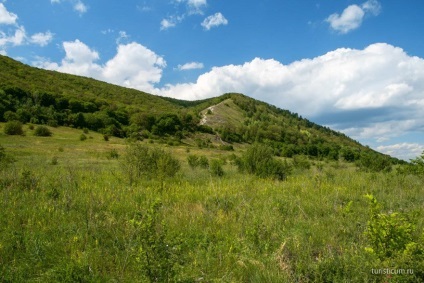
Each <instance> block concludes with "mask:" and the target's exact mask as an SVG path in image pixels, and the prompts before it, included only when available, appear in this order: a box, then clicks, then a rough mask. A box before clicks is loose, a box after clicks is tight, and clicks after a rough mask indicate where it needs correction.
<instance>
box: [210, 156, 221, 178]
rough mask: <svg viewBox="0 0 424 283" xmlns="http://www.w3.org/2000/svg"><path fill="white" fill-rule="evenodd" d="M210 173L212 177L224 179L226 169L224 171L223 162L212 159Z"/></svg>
mask: <svg viewBox="0 0 424 283" xmlns="http://www.w3.org/2000/svg"><path fill="white" fill-rule="evenodd" d="M209 172H210V173H211V174H212V176H216V177H222V176H224V169H222V162H221V160H218V159H212V160H211V162H210V166H209Z"/></svg>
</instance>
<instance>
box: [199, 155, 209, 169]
mask: <svg viewBox="0 0 424 283" xmlns="http://www.w3.org/2000/svg"><path fill="white" fill-rule="evenodd" d="M199 166H200V168H203V169H206V168H208V167H209V160H208V158H207V157H206V156H204V155H202V156H199Z"/></svg>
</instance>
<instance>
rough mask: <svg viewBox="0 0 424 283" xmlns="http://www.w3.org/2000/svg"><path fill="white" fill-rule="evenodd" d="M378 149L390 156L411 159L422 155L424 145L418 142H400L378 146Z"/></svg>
mask: <svg viewBox="0 0 424 283" xmlns="http://www.w3.org/2000/svg"><path fill="white" fill-rule="evenodd" d="M377 150H378V151H380V152H382V153H385V154H388V155H390V156H394V157H398V158H401V159H404V160H410V159H414V158H416V157H418V156H421V153H422V152H423V151H424V145H422V144H418V143H398V144H393V145H382V146H378V147H377Z"/></svg>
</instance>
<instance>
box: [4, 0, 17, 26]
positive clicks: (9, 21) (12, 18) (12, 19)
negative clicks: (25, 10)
mask: <svg viewBox="0 0 424 283" xmlns="http://www.w3.org/2000/svg"><path fill="white" fill-rule="evenodd" d="M17 19H18V16H17V15H16V14H14V13H11V12H9V11H7V9H6V7H5V6H4V4H3V3H0V24H5V25H13V24H15V23H16V20H17Z"/></svg>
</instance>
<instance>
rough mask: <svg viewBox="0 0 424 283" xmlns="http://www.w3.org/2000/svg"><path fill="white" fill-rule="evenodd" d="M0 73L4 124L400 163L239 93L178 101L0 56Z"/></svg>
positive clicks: (0, 112)
mask: <svg viewBox="0 0 424 283" xmlns="http://www.w3.org/2000/svg"><path fill="white" fill-rule="evenodd" d="M0 78H1V79H0V121H3V122H5V121H20V122H21V123H32V124H47V125H50V126H54V127H56V126H69V127H74V128H81V129H83V128H86V129H89V130H93V131H98V132H101V133H103V134H105V135H111V136H118V137H127V138H133V139H144V138H150V139H161V140H162V141H163V140H165V142H167V141H166V140H171V142H170V143H171V144H179V143H183V142H184V140H185V139H195V140H196V141H197V143H198V144H202V145H203V146H205V145H208V146H213V144H214V142H213V141H214V140H213V139H215V141H216V140H219V141H220V142H221V143H223V144H224V145H225V144H227V145H228V144H232V143H254V142H259V143H265V144H267V145H269V146H270V147H272V148H273V149H274V153H275V154H276V155H277V156H282V157H293V156H296V155H306V156H310V157H313V158H325V159H329V160H338V159H339V158H343V159H344V160H346V161H349V162H354V161H359V160H362V161H363V162H362V163H364V164H365V166H368V167H369V166H372V167H376V165H370V164H369V163H370V162H371V163H372V162H375V160H377V162H378V163H379V164H380V165H379V166H377V167H379V168H378V169H379V170H383V169H384V168H386V167H388V166H390V165H391V164H392V163H396V162H398V160H396V159H393V158H390V157H388V156H384V155H382V154H380V153H377V152H375V151H373V150H371V149H369V148H367V147H364V146H362V145H360V144H359V143H358V142H356V141H354V140H352V139H350V138H349V137H347V136H345V135H344V134H341V133H339V132H336V131H333V130H331V129H329V128H327V127H323V126H320V125H317V124H315V123H312V122H311V121H309V120H307V119H304V118H302V117H301V116H299V115H298V114H295V113H291V112H290V111H289V110H282V109H279V108H277V107H275V106H272V105H269V104H266V103H264V102H261V101H257V100H254V99H252V98H249V97H247V96H245V95H242V94H236V93H230V94H224V95H221V96H219V97H216V98H212V99H206V100H202V101H183V100H176V99H171V98H165V97H159V96H154V95H151V94H147V93H144V92H141V91H137V90H134V89H128V88H123V87H119V86H115V85H111V84H108V83H104V82H100V81H97V80H94V79H90V78H85V77H80V76H74V75H69V74H62V73H58V72H54V71H47V70H42V69H38V68H34V67H30V66H27V65H25V64H22V63H20V62H17V61H14V60H12V59H10V58H8V57H5V56H0ZM212 110H213V111H212ZM202 121H203V122H202ZM199 133H203V134H200V135H199ZM213 136H215V138H214V137H213ZM211 139H212V142H210V140H211Z"/></svg>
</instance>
